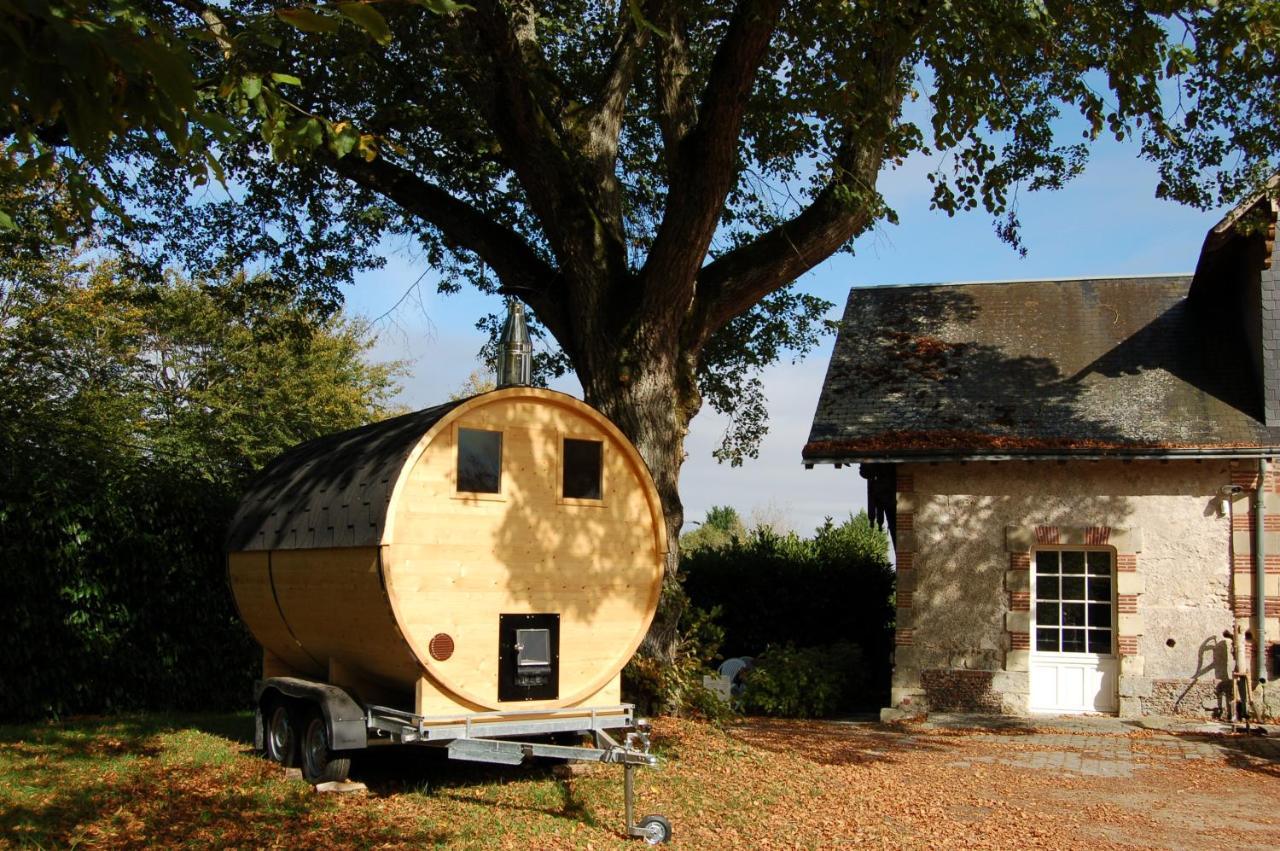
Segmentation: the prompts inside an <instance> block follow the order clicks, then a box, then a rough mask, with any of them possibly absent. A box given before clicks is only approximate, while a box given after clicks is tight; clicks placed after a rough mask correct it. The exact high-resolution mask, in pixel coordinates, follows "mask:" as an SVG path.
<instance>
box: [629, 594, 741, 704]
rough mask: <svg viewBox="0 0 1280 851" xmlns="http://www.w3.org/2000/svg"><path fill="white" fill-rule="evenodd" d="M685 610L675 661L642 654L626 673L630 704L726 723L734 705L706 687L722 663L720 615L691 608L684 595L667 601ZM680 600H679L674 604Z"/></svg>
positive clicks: (673, 658)
mask: <svg viewBox="0 0 1280 851" xmlns="http://www.w3.org/2000/svg"><path fill="white" fill-rule="evenodd" d="M664 596H665V597H667V598H669V599H668V603H669V604H670V603H674V604H675V605H679V606H681V607H682V612H681V616H680V624H679V635H680V640H679V643H678V644H677V645H676V647H675V651H674V653H673V654H672V658H671V660H670V661H667V660H663V659H659V658H656V657H654V656H652V655H648V654H646V653H638V654H636V655H635V656H634V657H632V659H631V661H630V662H628V663H627V666H626V668H624V669H623V671H622V689H623V693H624V694H625V695H626V699H627V700H628V701H630V702H631V703H634V704H635V705H636V709H637V710H638V711H639V712H640V713H642V714H655V715H684V716H692V717H696V718H704V719H706V720H709V721H715V722H719V721H723V720H725V719H726V718H728V717H729V716H730V715H731V714H732V710H731V709H730V707H729V705H728V704H726V703H725V702H724V701H722V700H721V699H720V698H719V697H718V696H717V695H716V694H715V693H713V692H712V691H711V690H710V689H708V688H707V687H706V686H704V685H703V684H702V678H703V677H704V676H706V675H708V674H710V673H713V671H712V670H711V663H712V662H713V661H714V660H715V659H716V658H718V655H719V650H720V642H721V641H722V640H723V639H724V630H722V629H721V628H720V627H719V626H718V625H717V624H716V618H717V617H718V616H719V614H720V611H719V609H712V610H711V611H706V610H703V609H700V608H698V607H696V606H692V605H690V604H689V599H688V596H687V595H685V593H684V590H683V589H678V590H677V592H676V593H675V594H668V595H664ZM672 598H674V599H672Z"/></svg>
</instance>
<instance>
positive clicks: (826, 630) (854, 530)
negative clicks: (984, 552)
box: [681, 512, 894, 709]
mask: <svg viewBox="0 0 1280 851" xmlns="http://www.w3.org/2000/svg"><path fill="white" fill-rule="evenodd" d="M681 570H682V572H683V573H684V576H685V587H686V589H687V591H688V594H689V598H690V600H691V601H692V603H693V605H695V606H698V607H700V608H702V609H712V608H719V609H720V610H721V614H720V616H719V619H718V620H719V623H720V625H721V626H722V627H723V629H724V642H723V644H722V648H721V649H722V651H723V654H724V655H725V656H760V655H761V654H762V651H763V650H764V649H765V648H768V647H785V646H787V645H790V646H792V647H798V648H822V647H831V646H833V645H841V644H852V645H856V646H857V647H859V648H861V650H862V660H863V661H862V666H863V669H864V671H865V678H864V679H863V681H862V685H861V687H860V688H857V689H852V690H849V691H847V692H846V701H847V704H846V705H844V706H841V707H840V709H854V708H867V709H870V708H878V707H879V706H884V705H885V703H884V701H886V700H887V698H888V688H889V677H890V664H889V656H890V653H891V651H892V649H893V616H894V608H893V586H894V572H893V568H892V566H891V565H890V564H889V559H888V536H887V535H886V534H885V532H884V531H883V530H881V529H878V528H876V527H875V526H874V525H873V524H872V523H871V521H870V520H869V519H868V518H867V515H866V513H865V512H863V513H860V514H858V515H857V516H856V517H850V518H849V519H848V520H847V521H845V522H844V523H841V524H839V525H836V524H835V523H833V522H832V521H831V520H830V519H828V520H827V521H826V522H825V523H824V524H823V525H822V526H821V527H820V528H819V529H818V530H817V531H816V532H815V534H814V536H813V537H812V538H807V539H805V538H801V537H799V536H798V535H795V534H787V535H778V534H776V533H774V532H773V531H771V530H769V529H761V528H757V529H754V530H752V531H751V532H750V533H748V534H747V535H746V536H745V537H740V538H737V539H734V540H731V541H729V542H728V543H726V544H724V545H723V546H720V547H715V548H704V549H699V550H696V551H694V552H690V553H687V554H685V556H684V557H683V558H682V560H681Z"/></svg>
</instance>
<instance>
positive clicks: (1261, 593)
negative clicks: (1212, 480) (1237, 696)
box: [1253, 458, 1268, 683]
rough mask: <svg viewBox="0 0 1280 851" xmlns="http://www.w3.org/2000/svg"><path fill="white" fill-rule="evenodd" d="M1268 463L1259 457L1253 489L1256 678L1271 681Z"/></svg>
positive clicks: (1254, 667)
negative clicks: (1268, 656) (1268, 647)
mask: <svg viewBox="0 0 1280 851" xmlns="http://www.w3.org/2000/svg"><path fill="white" fill-rule="evenodd" d="M1267 462H1268V459H1266V458H1259V459H1258V487H1257V489H1256V490H1255V491H1254V492H1253V620H1254V625H1253V677H1254V680H1255V682H1258V683H1265V682H1266V681H1267V556H1266V543H1267V535H1266V530H1265V529H1264V528H1263V519H1264V517H1265V511H1264V508H1265V505H1266V501H1267V499H1266V492H1267Z"/></svg>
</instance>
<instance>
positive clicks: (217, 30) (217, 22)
mask: <svg viewBox="0 0 1280 851" xmlns="http://www.w3.org/2000/svg"><path fill="white" fill-rule="evenodd" d="M173 3H174V4H175V5H177V6H180V7H182V8H183V9H186V10H187V11H188V12H190V13H191V14H193V15H195V16H196V17H197V18H199V19H200V20H201V21H202V22H203V23H204V25H205V26H206V27H208V29H209V34H210V35H211V36H213V40H214V41H216V42H217V43H218V47H219V48H220V49H221V50H222V58H223V59H230V58H231V54H232V53H234V52H235V45H234V44H233V43H232V41H231V33H230V32H229V31H228V30H227V25H226V22H224V21H223V20H222V16H221V15H219V14H218V12H216V11H215V10H214V9H213V8H211V7H210V6H209V5H208V4H207V3H203V2H201V0H173Z"/></svg>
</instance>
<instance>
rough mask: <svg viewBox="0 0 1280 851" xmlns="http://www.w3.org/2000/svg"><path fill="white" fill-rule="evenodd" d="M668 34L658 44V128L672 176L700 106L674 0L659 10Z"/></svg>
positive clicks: (656, 62) (668, 169)
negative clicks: (694, 100) (694, 91)
mask: <svg viewBox="0 0 1280 851" xmlns="http://www.w3.org/2000/svg"><path fill="white" fill-rule="evenodd" d="M656 15H657V17H658V21H659V24H660V26H662V27H663V29H664V31H665V32H666V34H667V36H668V37H667V38H664V39H659V40H658V41H657V42H656V43H655V44H654V51H655V53H656V57H657V58H656V61H655V62H654V71H655V78H656V79H655V85H656V88H657V93H658V129H660V130H661V131H662V146H663V157H664V158H665V159H666V166H667V174H668V176H672V175H674V172H675V167H676V161H677V156H676V152H677V151H678V150H679V148H680V143H681V142H683V141H684V137H685V136H686V135H687V134H688V132H689V129H690V128H691V127H693V124H694V121H695V120H696V119H697V110H696V109H695V107H694V103H693V92H692V88H693V86H692V83H691V81H692V79H693V71H692V69H691V68H690V63H689V45H688V42H687V40H686V37H685V27H684V20H683V19H682V18H681V16H680V13H679V11H678V9H677V7H676V5H675V4H674V3H662V4H661V6H660V7H659V9H658V11H657V13H656Z"/></svg>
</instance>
